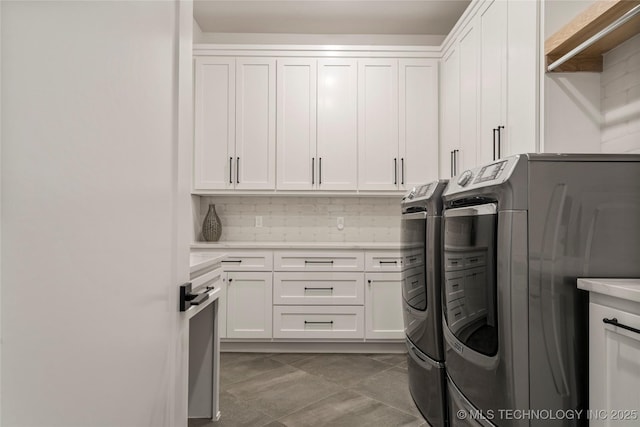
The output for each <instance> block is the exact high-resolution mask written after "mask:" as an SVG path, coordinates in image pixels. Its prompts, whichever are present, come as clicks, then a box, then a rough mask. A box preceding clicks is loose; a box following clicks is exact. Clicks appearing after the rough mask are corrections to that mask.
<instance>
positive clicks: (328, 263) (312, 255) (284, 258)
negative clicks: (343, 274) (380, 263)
mask: <svg viewBox="0 0 640 427" xmlns="http://www.w3.org/2000/svg"><path fill="white" fill-rule="evenodd" d="M274 264H275V270H276V271H363V270H364V254H363V253H362V252H347V251H322V252H321V251H317V252H310V251H295V252H294V251H291V252H288V251H287V252H285V251H282V252H275V253H274Z"/></svg>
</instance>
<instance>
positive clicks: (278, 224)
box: [194, 196, 401, 242]
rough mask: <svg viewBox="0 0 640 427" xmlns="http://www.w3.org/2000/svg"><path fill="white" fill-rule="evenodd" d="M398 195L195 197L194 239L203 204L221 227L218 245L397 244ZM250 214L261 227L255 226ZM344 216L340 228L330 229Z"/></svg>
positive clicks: (203, 210) (199, 225) (203, 214)
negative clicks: (259, 219)
mask: <svg viewBox="0 0 640 427" xmlns="http://www.w3.org/2000/svg"><path fill="white" fill-rule="evenodd" d="M400 199H401V197H400V196H398V197H313V196H306V197H293V196H286V197H285V196H280V197H246V196H243V197H233V196H216V197H201V203H200V212H199V215H198V216H197V218H195V219H194V227H195V228H196V233H197V234H198V240H202V236H201V234H200V231H201V226H202V220H203V219H204V217H205V215H206V214H207V210H208V206H209V203H214V204H215V205H216V212H217V213H218V216H219V217H220V221H221V223H222V236H221V238H220V241H230V242H253V241H258V242H260V241H265V242H400ZM256 215H260V216H262V222H263V226H262V227H261V228H256V227H255V217H256ZM338 217H343V218H344V229H343V230H338V228H337V227H336V223H337V218H338Z"/></svg>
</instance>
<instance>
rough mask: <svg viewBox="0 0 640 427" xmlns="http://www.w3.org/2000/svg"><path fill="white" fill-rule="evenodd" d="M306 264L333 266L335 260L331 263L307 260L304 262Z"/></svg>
mask: <svg viewBox="0 0 640 427" xmlns="http://www.w3.org/2000/svg"><path fill="white" fill-rule="evenodd" d="M304 263H305V264H331V265H333V260H330V261H309V260H307V259H305V260H304Z"/></svg>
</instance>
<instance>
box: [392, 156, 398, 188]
mask: <svg viewBox="0 0 640 427" xmlns="http://www.w3.org/2000/svg"><path fill="white" fill-rule="evenodd" d="M393 185H398V159H397V158H395V157H394V159H393Z"/></svg>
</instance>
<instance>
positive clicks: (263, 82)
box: [194, 57, 276, 190]
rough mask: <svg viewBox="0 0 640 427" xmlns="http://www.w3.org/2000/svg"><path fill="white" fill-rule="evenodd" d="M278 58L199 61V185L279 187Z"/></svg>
mask: <svg viewBox="0 0 640 427" xmlns="http://www.w3.org/2000/svg"><path fill="white" fill-rule="evenodd" d="M275 89H276V67H275V60H274V59H268V58H250V59H244V58H239V59H233V58H217V57H200V58H196V62H195V128H194V132H195V150H194V151H195V153H194V158H195V164H194V189H195V190H229V189H237V190H263V189H273V188H275V142H276V139H275V136H276V134H275V131H276V129H275V124H276V123H275V107H276V99H275V92H276V91H275Z"/></svg>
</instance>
